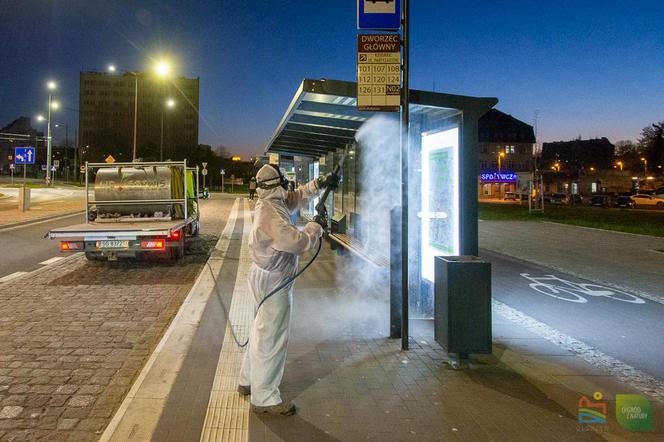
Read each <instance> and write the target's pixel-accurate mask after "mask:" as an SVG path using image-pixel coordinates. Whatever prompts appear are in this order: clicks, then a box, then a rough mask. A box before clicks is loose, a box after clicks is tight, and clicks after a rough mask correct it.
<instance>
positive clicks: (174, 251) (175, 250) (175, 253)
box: [168, 238, 184, 261]
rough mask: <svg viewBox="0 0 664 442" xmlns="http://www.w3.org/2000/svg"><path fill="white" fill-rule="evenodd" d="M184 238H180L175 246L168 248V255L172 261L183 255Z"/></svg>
mask: <svg viewBox="0 0 664 442" xmlns="http://www.w3.org/2000/svg"><path fill="white" fill-rule="evenodd" d="M183 239H184V238H180V241H179V242H178V245H177V246H176V247H171V248H170V249H168V251H169V253H170V255H169V258H170V259H171V260H173V261H177V260H178V259H181V258H183V257H184V241H183Z"/></svg>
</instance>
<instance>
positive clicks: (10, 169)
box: [9, 167, 14, 185]
mask: <svg viewBox="0 0 664 442" xmlns="http://www.w3.org/2000/svg"><path fill="white" fill-rule="evenodd" d="M9 171H10V172H11V173H12V185H14V168H13V167H10V168H9Z"/></svg>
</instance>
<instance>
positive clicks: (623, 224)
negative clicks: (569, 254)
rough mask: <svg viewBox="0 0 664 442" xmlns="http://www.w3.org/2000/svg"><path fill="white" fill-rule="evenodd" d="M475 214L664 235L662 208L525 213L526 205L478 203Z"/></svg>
mask: <svg viewBox="0 0 664 442" xmlns="http://www.w3.org/2000/svg"><path fill="white" fill-rule="evenodd" d="M479 218H480V219H481V220H486V221H550V222H554V223H561V224H571V225H575V226H583V227H592V228H596V229H604V230H613V231H617V232H626V233H637V234H641V235H651V236H659V237H664V211H659V210H630V209H602V208H599V207H588V206H582V207H568V206H548V205H547V206H546V207H545V209H544V213H541V212H533V213H528V206H527V205H522V206H519V205H517V204H494V203H480V204H479Z"/></svg>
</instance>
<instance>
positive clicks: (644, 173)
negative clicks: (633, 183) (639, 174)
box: [641, 157, 648, 175]
mask: <svg viewBox="0 0 664 442" xmlns="http://www.w3.org/2000/svg"><path fill="white" fill-rule="evenodd" d="M641 161H643V175H648V160H646V159H645V158H643V157H641Z"/></svg>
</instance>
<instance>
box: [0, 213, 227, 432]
mask: <svg viewBox="0 0 664 442" xmlns="http://www.w3.org/2000/svg"><path fill="white" fill-rule="evenodd" d="M222 212H223V213H218V214H217V217H219V218H222V217H223V216H224V215H225V216H226V217H227V212H228V210H227V209H226V208H224V210H223V211H222ZM216 240H217V237H216V236H214V235H204V236H202V237H201V239H200V240H195V241H194V242H193V243H192V244H191V245H190V248H189V251H188V255H187V256H186V257H185V258H184V259H183V260H181V261H179V262H176V263H167V262H159V261H152V262H126V263H123V262H117V263H103V262H88V261H86V260H85V258H84V257H83V256H80V255H77V256H73V257H70V258H68V259H65V260H62V261H59V262H58V263H56V264H53V265H51V266H48V267H45V268H43V269H40V270H38V271H36V272H32V273H30V274H28V275H24V276H22V277H19V278H17V279H14V280H11V281H10V282H7V283H4V284H0V441H5V440H35V439H44V440H53V441H64V440H97V439H98V438H99V435H100V434H101V432H102V431H103V429H104V428H105V426H106V425H107V423H108V421H109V420H110V418H111V416H112V415H113V413H114V412H115V410H116V408H117V407H118V406H119V404H120V403H121V402H122V399H123V398H124V396H125V394H126V392H127V391H128V389H129V387H130V386H131V384H132V382H133V381H134V379H135V377H136V376H137V374H138V373H139V371H140V370H141V368H142V366H143V364H144V363H145V361H146V360H147V359H148V357H149V355H150V354H151V352H152V351H153V349H154V347H155V345H156V344H157V343H158V341H159V339H160V338H161V335H162V334H163V332H164V331H165V329H166V328H167V327H168V325H169V323H170V321H171V319H172V318H173V316H174V315H175V314H176V312H177V311H178V309H179V307H180V305H181V303H182V301H183V299H184V298H185V297H186V295H187V293H188V291H189V288H190V287H191V285H192V284H193V282H194V280H195V279H196V277H197V275H198V273H199V271H200V269H201V268H202V265H203V264H204V263H205V261H206V260H207V256H208V249H209V247H211V246H214V243H215V242H216Z"/></svg>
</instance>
